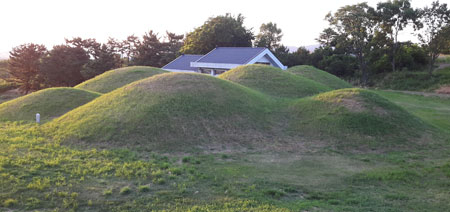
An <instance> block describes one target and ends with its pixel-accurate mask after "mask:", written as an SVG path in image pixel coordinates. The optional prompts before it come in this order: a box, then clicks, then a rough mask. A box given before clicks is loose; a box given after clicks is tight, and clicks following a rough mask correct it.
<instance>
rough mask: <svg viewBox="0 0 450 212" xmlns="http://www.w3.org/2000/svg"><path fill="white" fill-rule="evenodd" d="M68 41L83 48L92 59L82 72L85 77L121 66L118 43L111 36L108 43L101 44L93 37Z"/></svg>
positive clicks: (76, 46) (71, 44)
mask: <svg viewBox="0 0 450 212" xmlns="http://www.w3.org/2000/svg"><path fill="white" fill-rule="evenodd" d="M66 43H67V44H68V45H70V46H72V47H75V48H82V49H84V51H86V53H87V54H88V56H89V59H90V60H89V61H88V63H87V64H86V65H85V66H84V68H83V70H82V72H81V73H82V75H83V77H84V78H85V79H90V78H92V77H94V76H97V75H99V74H102V73H104V72H105V71H108V70H111V69H114V68H118V67H120V66H121V61H120V55H119V53H118V49H117V43H114V42H113V41H112V40H111V38H110V39H109V42H108V43H107V44H101V43H99V42H97V41H96V40H95V39H92V38H90V39H82V38H80V37H76V38H73V39H71V40H68V39H66Z"/></svg>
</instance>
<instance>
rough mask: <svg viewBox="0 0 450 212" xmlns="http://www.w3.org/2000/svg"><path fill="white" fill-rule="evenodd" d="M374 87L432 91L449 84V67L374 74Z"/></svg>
mask: <svg viewBox="0 0 450 212" xmlns="http://www.w3.org/2000/svg"><path fill="white" fill-rule="evenodd" d="M373 81H374V82H375V85H374V87H376V88H380V89H392V90H410V91H433V90H435V89H438V88H439V87H440V86H443V85H450V67H447V68H444V69H440V70H436V71H434V72H433V75H431V76H430V75H429V73H428V72H426V71H423V72H410V71H401V72H393V73H388V74H386V75H382V76H375V77H374V79H373Z"/></svg>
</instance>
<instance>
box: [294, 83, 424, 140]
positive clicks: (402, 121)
mask: <svg viewBox="0 0 450 212" xmlns="http://www.w3.org/2000/svg"><path fill="white" fill-rule="evenodd" d="M291 111H292V112H293V113H292V123H291V127H292V130H294V131H298V132H302V133H305V134H308V135H313V136H318V137H322V136H327V137H332V138H335V139H337V140H340V141H346V140H348V141H358V142H363V143H364V142H367V143H370V141H375V140H376V141H383V140H385V141H386V140H389V141H393V140H396V139H399V140H405V141H406V140H408V139H410V138H411V136H417V135H418V132H420V131H423V129H424V128H426V125H424V123H423V122H421V121H420V120H419V119H418V118H416V117H415V116H413V115H411V114H409V113H408V112H406V111H405V110H403V109H402V108H400V107H398V106H397V105H395V104H393V103H391V102H390V101H388V100H387V99H384V98H382V97H380V96H379V95H377V94H376V93H374V92H371V91H367V90H363V89H356V88H350V89H341V90H335V91H331V92H326V93H322V94H319V95H316V96H313V97H308V98H304V99H301V100H299V101H297V102H296V103H295V104H294V105H292V106H291ZM419 128H422V129H421V130H418V129H419ZM387 138H390V139H387ZM392 138H394V139H392ZM353 144H354V145H356V143H353ZM374 144H375V145H379V146H382V145H383V143H380V142H375V143H374Z"/></svg>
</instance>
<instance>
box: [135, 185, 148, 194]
mask: <svg viewBox="0 0 450 212" xmlns="http://www.w3.org/2000/svg"><path fill="white" fill-rule="evenodd" d="M138 190H139V192H148V191H150V186H149V185H141V186H139V188H138Z"/></svg>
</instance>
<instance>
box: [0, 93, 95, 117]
mask: <svg viewBox="0 0 450 212" xmlns="http://www.w3.org/2000/svg"><path fill="white" fill-rule="evenodd" d="M98 96H100V94H99V93H95V92H90V91H86V90H82V89H76V88H47V89H44V90H40V91H37V92H34V93H31V94H28V95H26V96H22V97H19V98H17V99H14V100H11V101H8V102H5V103H2V104H0V121H35V117H36V113H39V114H41V121H43V122H45V121H48V120H51V119H53V118H55V117H58V116H61V115H62V114H64V113H66V112H68V111H70V110H72V109H74V108H76V107H79V106H80V105H83V104H86V103H87V102H89V101H91V100H93V99H95V98H97V97H98Z"/></svg>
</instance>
